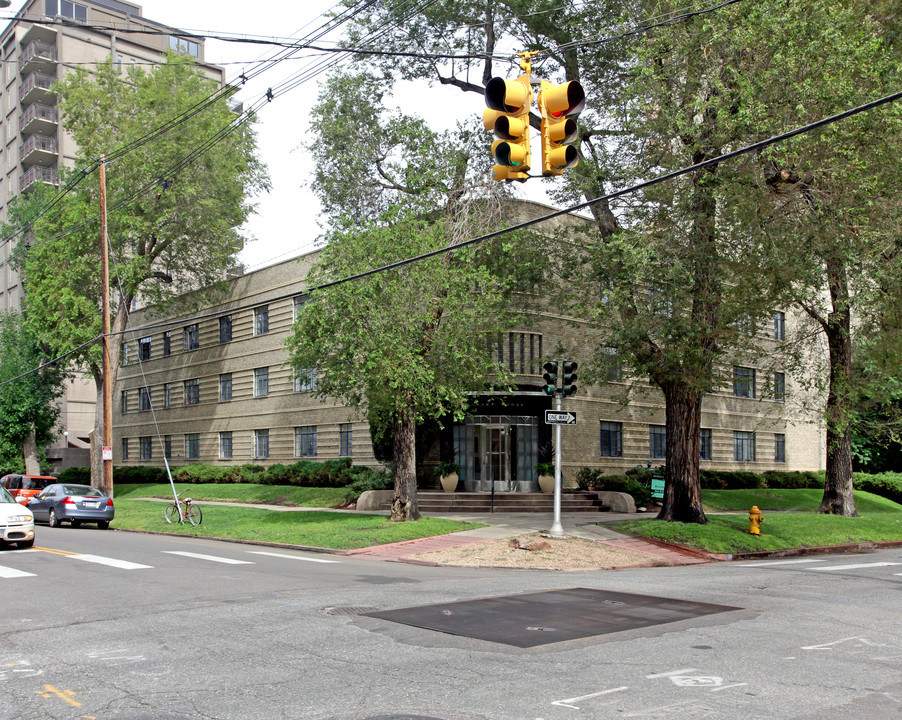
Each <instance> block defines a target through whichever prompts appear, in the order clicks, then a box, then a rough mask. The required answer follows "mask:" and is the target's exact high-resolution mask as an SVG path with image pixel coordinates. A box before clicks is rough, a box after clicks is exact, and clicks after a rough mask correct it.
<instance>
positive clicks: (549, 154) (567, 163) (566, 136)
mask: <svg viewBox="0 0 902 720" xmlns="http://www.w3.org/2000/svg"><path fill="white" fill-rule="evenodd" d="M585 104H586V94H585V92H584V91H583V87H582V85H580V84H579V83H578V82H576V81H570V82H565V83H561V84H560V85H552V84H551V83H549V82H546V81H545V80H543V81H542V89H541V90H540V91H539V110H540V112H541V113H542V174H543V175H546V176H554V175H562V174H563V172H564V170H565V169H566V168H568V167H573V166H574V165H576V163H577V162H578V161H579V153H578V152H577V150H576V147H575V146H574V145H569V144H568V143H571V142H573V141H574V140H575V139H576V116H577V115H579V113H580V112H582V109H583V107H585Z"/></svg>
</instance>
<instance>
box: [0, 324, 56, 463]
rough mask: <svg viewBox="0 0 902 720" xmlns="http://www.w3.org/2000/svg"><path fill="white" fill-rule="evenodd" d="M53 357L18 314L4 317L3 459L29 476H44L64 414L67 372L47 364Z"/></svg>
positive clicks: (0, 361)
mask: <svg viewBox="0 0 902 720" xmlns="http://www.w3.org/2000/svg"><path fill="white" fill-rule="evenodd" d="M49 354H50V353H49V350H48V348H46V347H43V346H41V345H40V344H39V343H38V342H37V341H36V340H35V338H34V336H33V335H32V333H31V331H30V330H29V329H28V327H27V326H26V324H25V323H24V322H23V319H22V316H21V315H20V314H19V313H17V312H6V313H3V314H2V315H0V458H2V461H3V462H5V463H9V464H10V465H13V466H23V467H24V469H25V472H27V473H29V474H31V475H40V474H41V464H40V458H41V454H42V451H43V449H44V448H45V447H46V446H47V445H48V444H49V443H50V442H51V441H52V440H53V437H54V430H55V429H56V425H57V421H58V419H59V415H60V408H59V405H58V404H57V401H58V400H59V398H60V396H61V395H62V394H63V383H64V381H65V372H64V367H63V366H61V365H58V364H52V365H47V364H46V363H47V360H49V359H50V357H49Z"/></svg>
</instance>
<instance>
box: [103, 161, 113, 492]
mask: <svg viewBox="0 0 902 720" xmlns="http://www.w3.org/2000/svg"><path fill="white" fill-rule="evenodd" d="M100 263H101V295H102V296H103V485H102V487H101V489H102V490H103V492H105V493H106V494H107V495H108V496H109V497H113V388H112V375H111V373H110V257H109V250H108V247H107V228H106V165H105V161H104V157H103V155H101V156H100Z"/></svg>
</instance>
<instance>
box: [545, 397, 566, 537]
mask: <svg viewBox="0 0 902 720" xmlns="http://www.w3.org/2000/svg"><path fill="white" fill-rule="evenodd" d="M562 400H563V397H562V393H559V392H558V393H555V394H554V409H555V410H556V411H557V412H560V411H561V402H562ZM548 534H549V535H551V537H556V538H562V537H564V526H563V525H561V426H560V425H555V426H554V521H553V522H552V523H551V529H550V530H549V531H548Z"/></svg>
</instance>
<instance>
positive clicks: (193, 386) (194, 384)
mask: <svg viewBox="0 0 902 720" xmlns="http://www.w3.org/2000/svg"><path fill="white" fill-rule="evenodd" d="M199 402H200V380H198V379H197V378H194V379H192V380H185V405H197V404H198V403H199Z"/></svg>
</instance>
